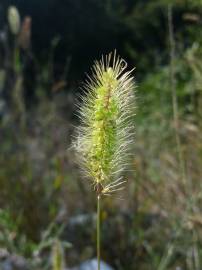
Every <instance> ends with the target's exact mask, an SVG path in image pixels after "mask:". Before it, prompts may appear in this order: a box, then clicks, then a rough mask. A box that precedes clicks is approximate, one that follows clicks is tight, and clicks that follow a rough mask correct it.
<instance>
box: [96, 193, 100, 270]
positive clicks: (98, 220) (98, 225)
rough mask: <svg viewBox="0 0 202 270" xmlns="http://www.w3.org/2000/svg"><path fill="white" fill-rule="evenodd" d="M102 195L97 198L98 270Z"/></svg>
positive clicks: (98, 268)
mask: <svg viewBox="0 0 202 270" xmlns="http://www.w3.org/2000/svg"><path fill="white" fill-rule="evenodd" d="M100 200H101V197H100V195H98V196H97V270H100V242H101V241H100V238H101V237H100V223H101V220H100V219H101V218H100Z"/></svg>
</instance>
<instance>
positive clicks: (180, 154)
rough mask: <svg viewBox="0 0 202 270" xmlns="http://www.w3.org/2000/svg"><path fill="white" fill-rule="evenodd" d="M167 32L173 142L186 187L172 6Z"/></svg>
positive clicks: (169, 8) (169, 11)
mask: <svg viewBox="0 0 202 270" xmlns="http://www.w3.org/2000/svg"><path fill="white" fill-rule="evenodd" d="M168 30H169V43H170V87H171V92H172V106H173V121H174V129H175V140H176V147H177V153H178V161H179V168H180V173H181V177H182V182H183V183H184V185H186V177H185V163H184V157H183V151H182V144H181V140H180V135H179V110H178V100H177V91H176V79H175V39H174V30H173V12H172V5H171V4H169V5H168Z"/></svg>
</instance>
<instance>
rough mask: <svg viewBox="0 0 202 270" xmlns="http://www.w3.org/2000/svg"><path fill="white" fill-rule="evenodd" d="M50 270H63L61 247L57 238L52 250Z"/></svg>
mask: <svg viewBox="0 0 202 270" xmlns="http://www.w3.org/2000/svg"><path fill="white" fill-rule="evenodd" d="M52 270H64V254H63V247H62V245H61V242H60V241H59V240H55V241H54V245H53V250H52Z"/></svg>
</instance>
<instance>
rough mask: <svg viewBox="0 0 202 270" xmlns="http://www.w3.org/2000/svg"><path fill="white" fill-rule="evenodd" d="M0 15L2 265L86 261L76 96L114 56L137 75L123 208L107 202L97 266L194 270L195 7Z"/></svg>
mask: <svg viewBox="0 0 202 270" xmlns="http://www.w3.org/2000/svg"><path fill="white" fill-rule="evenodd" d="M171 2H172V9H171V12H172V24H173V34H174V41H173V42H174V43H175V44H174V45H175V46H174V59H170V54H171V49H170V47H171V45H172V44H170V35H169V31H168V5H169V4H171ZM11 4H12V5H16V7H17V8H18V11H19V14H20V17H21V23H20V28H19V31H16V32H13V31H12V28H11V27H10V26H9V22H8V20H7V11H8V7H9V6H10V5H11ZM0 14H1V15H2V16H0V17H1V19H0V149H1V153H0V165H1V166H0V254H1V253H2V251H3V250H4V251H5V250H6V252H8V253H9V254H17V255H20V256H22V257H24V258H26V259H27V262H28V264H29V267H30V268H29V269H37V270H39V269H41V270H45V269H51V264H54V265H55V269H60V268H61V266H62V265H63V264H66V265H67V266H68V267H71V266H74V265H76V264H79V263H80V262H82V261H84V260H87V259H89V258H93V257H95V248H94V247H95V240H96V239H95V216H94V214H95V211H96V207H95V198H94V197H93V193H92V192H90V189H91V186H90V185H89V184H88V182H85V181H86V180H85V179H83V178H82V175H80V173H79V169H78V168H77V166H76V165H75V163H74V153H73V152H72V150H71V148H70V147H69V146H70V141H71V136H72V134H73V130H74V126H75V125H77V123H78V119H77V117H76V116H75V115H76V106H75V103H76V98H77V97H76V96H77V94H78V93H79V92H81V91H82V90H79V88H78V86H80V85H81V81H82V80H83V78H84V77H85V72H86V71H87V72H88V71H89V67H90V66H91V65H92V63H93V60H95V59H99V58H100V56H101V54H105V53H108V52H109V51H111V50H114V49H115V48H116V49H117V51H118V53H119V54H121V56H123V57H124V58H126V60H127V61H128V63H129V65H130V67H133V66H136V70H135V74H136V78H137V84H138V87H137V89H136V95H137V104H136V106H137V115H136V117H135V120H134V121H135V123H136V139H135V142H134V144H135V153H134V164H133V172H128V174H127V175H126V178H127V179H128V184H127V188H126V190H125V191H124V193H123V194H122V195H121V197H122V198H121V199H120V198H119V195H118V196H113V197H109V198H106V200H105V204H106V205H105V207H104V209H107V210H105V211H103V212H102V222H103V228H102V229H103V232H102V235H103V239H102V245H103V246H102V255H103V260H105V261H107V262H108V263H109V264H110V265H111V266H113V267H114V269H118V270H134V269H140V270H144V269H145V270H148V269H155V270H156V269H157V270H164V269H169V270H174V269H178V270H179V269H188V270H199V269H201V268H202V237H201V235H202V232H201V230H202V182H201V180H202V169H201V164H202V28H201V24H202V3H201V2H200V1H199V0H198V1H191V0H190V1H188V0H187V1H180V0H179V1H177V0H176V1H166V0H155V1H152V0H150V1H142V0H139V1H135V3H134V1H132V0H127V1H123V0H119V1H115V0H105V1H95V0H88V1H81V0H78V1H70V0H68V1H54V0H52V1H51V0H46V1H29V3H28V1H17V0H16V1H11V0H6V1H5V0H2V1H1V3H0ZM171 60H172V64H173V65H172V67H173V70H171V69H172V68H171ZM171 71H172V74H173V77H174V85H173V84H172V77H171ZM173 87H174V88H175V90H176V97H177V105H178V110H177V114H178V125H177V129H176V125H175V121H174V116H173ZM176 134H177V136H179V138H180V149H181V150H180V151H181V159H182V163H183V167H184V177H182V169H181V166H180V160H179V153H178V152H179V149H178V147H177V144H176ZM122 199H123V200H122ZM117 239H119V240H117ZM50 257H52V259H50ZM0 268H1V256H0Z"/></svg>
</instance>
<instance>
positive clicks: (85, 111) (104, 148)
mask: <svg viewBox="0 0 202 270" xmlns="http://www.w3.org/2000/svg"><path fill="white" fill-rule="evenodd" d="M126 67H127V64H126V62H125V61H124V60H123V59H121V58H120V57H117V56H116V53H114V55H112V54H109V55H107V56H106V57H105V58H104V57H102V59H101V61H99V62H95V65H94V67H93V75H92V77H89V79H88V80H87V82H86V84H85V90H86V94H85V95H84V96H83V97H82V104H81V105H79V115H80V119H81V125H80V126H79V127H78V133H77V136H76V140H75V144H74V145H75V149H76V152H77V153H78V157H79V160H80V162H81V165H82V168H83V169H84V172H85V174H86V175H87V176H88V177H90V178H91V179H92V180H93V183H94V184H95V189H96V190H97V192H98V193H99V194H110V193H112V192H114V191H116V190H118V189H120V188H122V187H121V184H122V183H123V182H124V181H123V180H122V177H121V175H122V172H123V171H124V170H125V168H126V167H127V164H128V160H129V158H130V152H131V151H130V147H131V143H132V141H133V135H134V119H133V116H134V80H133V77H132V76H131V72H132V70H130V71H126Z"/></svg>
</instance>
